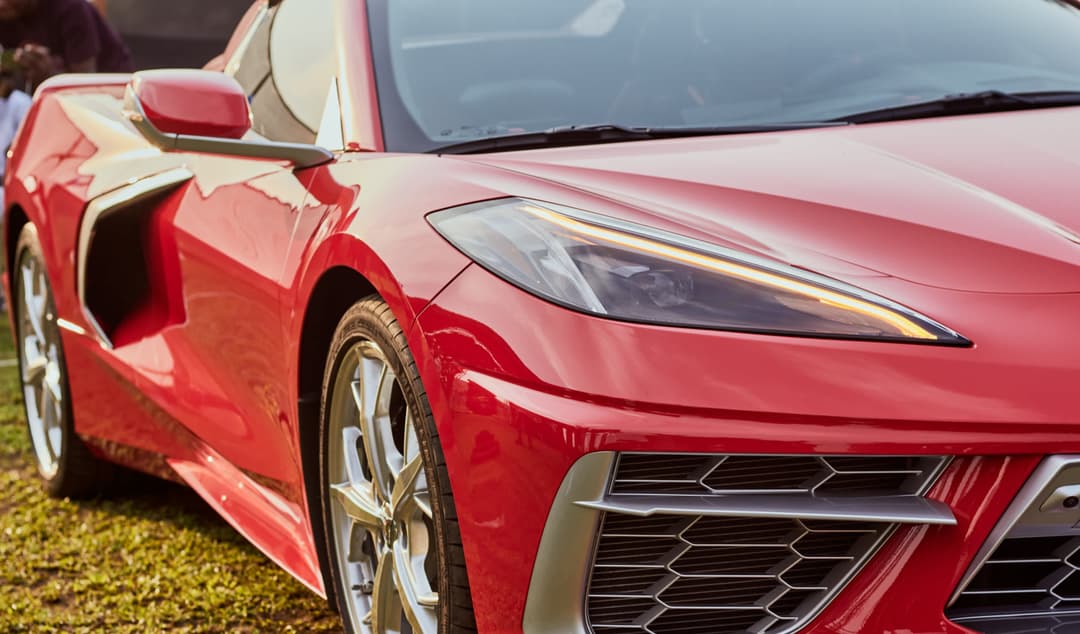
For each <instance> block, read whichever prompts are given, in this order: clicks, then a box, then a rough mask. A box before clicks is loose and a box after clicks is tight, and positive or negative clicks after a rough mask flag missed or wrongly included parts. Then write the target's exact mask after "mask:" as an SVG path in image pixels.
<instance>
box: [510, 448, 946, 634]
mask: <svg viewBox="0 0 1080 634" xmlns="http://www.w3.org/2000/svg"><path fill="white" fill-rule="evenodd" d="M645 456H647V458H646V457H645ZM737 457H738V458H739V460H738V461H734V462H735V463H736V464H742V465H745V466H748V467H750V468H748V469H746V470H745V472H746V473H749V474H750V476H749V477H751V478H759V477H760V475H758V474H756V473H755V471H754V469H753V465H752V464H750V462H749V461H751V460H754V459H759V458H760V459H763V462H768V461H769V459H776V460H777V461H780V463H783V461H802V462H805V463H806V464H811V465H812V466H813V468H814V469H817V470H818V471H820V472H821V473H814V474H810V476H812V477H809V478H807V480H808V481H809V484H807V485H806V486H803V487H802V488H799V489H795V490H793V489H792V488H791V487H789V486H788V487H786V488H771V487H770V488H764V489H763V488H762V487H760V486H757V483H756V480H752V481H750V484H751V485H750V486H739V487H738V488H737V489H735V488H732V489H726V490H723V489H715V488H708V487H706V488H705V489H704V490H703V489H702V488H701V487H702V485H701V483H702V482H703V481H705V480H706V479H707V478H708V477H709V476H711V475H713V474H714V473H715V472H716V469H717V468H718V467H719V466H720V465H722V464H723V463H724V462H725V461H726V460H727V458H728V456H720V455H703V454H622V455H621V456H620V455H616V454H614V453H611V452H601V453H595V454H589V455H587V456H584V457H583V458H581V459H580V460H579V461H578V462H577V463H576V464H575V465H574V466H573V467H572V468H571V470H570V472H569V474H568V475H567V478H566V480H564V482H563V485H562V487H561V488H560V491H559V494H558V495H557V497H556V500H555V502H554V504H553V506H552V510H551V512H550V514H549V517H548V522H547V525H546V526H545V530H544V533H543V536H542V538H541V543H540V548H539V550H538V553H537V559H536V563H535V565H534V569H533V578H532V583H531V585H530V588H529V594H528V598H527V601H526V606H525V617H524V620H523V630H524V632H525V633H526V634H548V633H550V634H555V633H559V634H589V633H590V632H595V633H597V634H601V633H602V634H631V633H634V634H648V633H650V632H664V633H666V632H673V631H678V632H688V633H689V632H697V631H703V632H704V631H708V632H710V634H711V633H713V632H717V633H719V632H756V633H760V634H787V633H790V632H794V631H796V630H798V629H800V628H801V627H802V626H803V625H805V624H806V623H807V622H809V621H810V620H811V619H813V618H814V617H816V616H817V614H818V613H820V610H822V609H824V607H825V606H827V605H828V604H829V603H830V602H831V600H832V599H833V597H835V595H836V593H838V592H839V591H840V590H841V589H842V588H843V587H844V586H845V585H846V583H847V582H848V581H850V579H851V578H852V577H853V576H854V575H855V574H857V573H858V571H859V570H860V569H861V568H862V566H863V565H865V563H866V562H867V561H869V559H870V558H871V557H872V556H873V555H874V554H875V553H876V552H877V550H878V549H879V548H880V547H881V545H882V544H884V543H885V541H886V540H887V539H888V537H889V536H890V535H891V534H892V532H893V531H894V530H895V528H896V526H898V525H900V524H936V525H948V524H955V518H954V517H953V516H952V513H951V511H950V510H949V509H948V508H947V507H945V506H944V505H942V504H940V503H937V502H933V501H930V500H926V499H925V498H923V497H922V496H923V495H924V494H925V493H926V492H927V491H928V490H929V488H930V487H931V486H932V484H933V483H934V482H935V481H936V479H937V478H938V477H939V476H940V474H941V472H942V471H943V470H944V468H945V467H946V465H947V464H948V459H947V458H942V457H915V458H908V457H873V456H868V457H856V456H851V457H849V456H839V457H818V456H745V455H739V456H737ZM829 460H836V461H837V462H838V466H839V467H840V468H839V469H836V468H833V466H832V465H831V464H830V463H829V462H828V461H829ZM890 460H891V461H898V462H894V463H890V466H892V465H893V464H901V463H902V464H901V466H903V465H915V466H907V467H904V468H898V469H895V470H890V469H875V468H867V465H872V464H874V463H877V464H884V463H885V462H887V461H890ZM650 461H651V463H650ZM807 461H809V462H807ZM860 461H862V462H860ZM635 462H636V467H637V471H636V472H635V473H639V474H641V475H642V477H634V478H620V477H619V476H620V475H621V474H622V472H621V471H620V470H619V467H620V463H623V464H626V463H630V464H631V465H633V464H635ZM839 463H843V464H839ZM853 463H854V464H853ZM803 470H804V473H807V474H809V472H810V469H809V468H807V467H805V466H804V467H803ZM683 471H686V472H687V473H691V472H692V473H693V474H694V477H692V478H688V477H685V475H683V473H682V472H683ZM601 474H603V475H601ZM822 474H824V475H822ZM836 474H846V475H851V476H860V477H862V476H865V477H866V478H868V480H867V482H871V480H872V479H873V478H874V477H876V476H878V475H886V476H888V477H889V478H893V479H892V480H889V482H893V483H894V484H895V486H896V487H900V488H899V489H897V488H893V489H892V490H882V491H873V492H871V491H870V490H865V489H866V486H865V483H863V482H860V481H859V480H858V478H852V479H851V480H849V481H848V482H847V483H846V484H847V485H848V486H847V487H846V488H848V489H849V490H852V489H853V490H855V491H856V492H857V493H858V495H854V496H851V495H843V494H837V495H824V494H822V493H821V491H822V489H821V485H822V484H824V483H825V482H827V481H828V480H830V479H832V478H833V476H834V475H836ZM626 482H633V483H634V485H635V486H634V487H632V488H636V489H637V490H636V491H635V492H634V493H627V492H625V487H624V486H623V485H625V483H626ZM726 482H729V483H730V482H734V483H736V484H739V478H734V477H729V478H727V480H726ZM638 485H654V486H655V489H654V490H656V491H659V492H658V493H654V494H650V493H649V492H648V488H647V487H641V486H638ZM691 486H694V487H698V488H697V489H696V490H692V489H691V488H690V487H691ZM716 491H723V492H722V493H717V492H716ZM772 491H776V492H775V493H772ZM875 493H877V494H876V495H875ZM789 505H793V506H794V507H796V508H795V509H794V510H793V509H792V508H789ZM608 518H612V519H608ZM665 518H667V519H668V520H669V521H668V522H665V521H664V519H665ZM740 519H742V520H744V522H743V523H744V524H745V525H746V526H744V527H743V529H741V530H736V529H737V528H738V523H739V521H740ZM613 521H614V522H615V524H612V523H611V522H613ZM709 522H713V523H716V522H728V523H729V524H727V525H725V526H724V527H723V528H724V530H723V531H720V534H721V535H722V536H721V537H718V538H715V539H714V538H712V537H709V534H710V531H712V533H716V532H717V530H719V529H718V528H717V526H715V525H714V526H709V525H708V523H709ZM755 522H764V523H769V522H771V523H772V525H771V526H772V530H771V532H768V531H766V532H761V531H758V533H757V534H751V533H753V531H752V530H750V529H752V528H753V527H752V526H750V524H752V523H755ZM785 522H786V523H787V524H788V525H789V526H790V527H791V528H792V530H797V531H801V532H799V533H798V534H797V535H795V536H794V537H793V536H792V535H791V534H786V533H785V534H779V533H780V532H782V531H781V529H782V528H783V526H784V523H785ZM702 523H705V528H704V529H700V530H698V529H695V526H698V527H700V526H701V525H703V524H702ZM764 523H762V524H758V528H760V527H764V526H766V524H764ZM609 528H610V530H609ZM695 530H698V532H697V533H694V531H695ZM658 532H660V533H662V534H663V535H664V539H666V540H668V541H667V542H665V543H668V545H669V546H670V548H668V547H666V546H665V545H664V544H656V543H653V540H655V538H656V536H657V533H658ZM601 534H603V535H604V538H603V539H602V538H601V537H600V535H601ZM671 535H677V536H678V541H677V542H676V541H672V540H673V539H675V538H673V537H671ZM686 535H690V536H691V537H690V539H691V541H688V540H687V539H684V536H686ZM612 538H614V539H615V540H616V541H615V542H611V539H612ZM802 540H806V541H805V542H804V543H802V544H801V545H800V544H799V542H800V541H802ZM635 544H636V546H635ZM643 545H645V546H643ZM646 546H648V547H646ZM611 548H615V549H616V550H615V551H611V550H610V549H611ZM635 548H637V549H639V550H640V549H641V548H645V550H644V551H641V552H636V551H635ZM605 549H607V550H605ZM694 549H697V550H698V551H701V552H700V553H698V552H691V551H693V550H694ZM748 549H751V550H752V551H753V552H756V553H757V555H753V556H748V555H747V553H745V552H739V551H740V550H741V551H746V550H748ZM801 551H806V552H801ZM611 553H615V555H614V557H612V556H608V555H610V554H611ZM642 553H644V557H642ZM688 553H691V554H688ZM701 553H704V554H701ZM770 553H772V554H771V555H770ZM751 554H752V553H751ZM684 557H686V558H685V559H684ZM725 557H728V558H727V559H725ZM755 557H756V559H755ZM718 558H719V559H718ZM724 561H727V562H728V563H726V564H725V563H722V562H724ZM569 562H580V565H574V564H570V563H569ZM718 562H720V563H718ZM673 563H674V565H675V566H676V568H675V569H673V568H672V566H673ZM728 582H730V583H728ZM763 582H764V583H763ZM594 583H596V584H597V585H596V587H595V588H592V586H593V584H594ZM717 584H719V585H717ZM592 590H595V591H594V592H592ZM718 591H719V592H720V594H724V595H725V596H728V597H736V598H737V597H742V599H738V600H734V601H726V602H724V604H722V605H718V603H720V602H719V601H717V600H716V599H715V596H716V595H717V592H718ZM590 592H592V593H591V595H590V594H589V593H590ZM661 594H664V595H665V597H667V598H666V599H665V601H666V602H660V601H659V600H658V599H657V597H658V596H659V595H661ZM671 597H674V598H671ZM669 603H675V604H676V605H675V606H674V607H672V606H671V605H669ZM804 604H805V605H804ZM598 616H599V617H601V618H599V619H598V618H597V617H598ZM590 617H592V620H594V621H596V622H594V623H592V624H590V623H589V619H590ZM702 619H705V620H704V621H703V620H702ZM701 628H706V629H701Z"/></svg>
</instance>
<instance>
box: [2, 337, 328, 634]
mask: <svg viewBox="0 0 1080 634" xmlns="http://www.w3.org/2000/svg"><path fill="white" fill-rule="evenodd" d="M9 333H10V330H9V329H8V327H7V321H6V320H4V319H0V359H10V358H11V357H13V356H14V353H13V351H12V349H11V341H10V334H9ZM24 425H25V423H24V422H23V412H22V404H21V400H20V396H19V385H18V375H17V371H16V369H15V368H12V367H0V491H2V493H0V631H3V632H35V633H36V632H139V633H140V634H141V633H143V632H339V631H340V626H339V625H338V621H337V618H336V617H335V616H334V615H333V614H331V613H330V611H329V609H328V608H327V606H326V603H325V602H324V601H323V600H321V599H319V598H318V597H316V596H315V595H314V594H312V593H311V592H310V591H308V590H307V589H306V588H304V587H303V586H302V585H300V583H298V582H297V581H295V580H294V579H293V578H292V577H290V576H289V575H288V574H287V573H285V572H284V571H282V570H281V569H279V568H278V567H277V566H275V565H274V564H273V563H272V562H270V561H269V560H268V559H267V558H266V557H264V556H263V555H262V554H260V553H259V552H258V551H257V550H255V549H254V548H253V547H252V546H250V545H249V544H248V543H247V542H246V541H245V540H244V538H242V537H241V536H240V535H239V534H237V533H236V531H234V530H233V529H232V528H230V527H229V526H228V524H226V523H225V522H224V521H223V520H221V519H220V518H219V517H218V516H217V515H215V514H214V512H213V511H212V510H211V509H210V508H209V507H208V506H206V505H205V504H204V503H203V502H202V501H201V500H200V499H199V498H198V497H197V496H196V495H195V494H194V493H192V492H190V491H188V490H187V489H184V488H182V487H178V486H175V485H171V484H167V483H163V482H161V483H159V482H156V481H151V482H148V483H147V484H146V485H145V486H143V485H140V486H138V487H136V490H135V491H134V492H129V493H127V494H125V495H124V496H123V497H117V498H114V499H100V500H94V501H90V502H70V501H67V500H64V501H56V500H51V499H49V498H47V497H46V496H45V495H44V493H43V492H42V489H41V485H40V484H39V482H38V479H37V473H36V471H35V469H34V467H33V462H32V457H31V453H30V445H29V441H28V439H27V434H26V430H25V427H24Z"/></svg>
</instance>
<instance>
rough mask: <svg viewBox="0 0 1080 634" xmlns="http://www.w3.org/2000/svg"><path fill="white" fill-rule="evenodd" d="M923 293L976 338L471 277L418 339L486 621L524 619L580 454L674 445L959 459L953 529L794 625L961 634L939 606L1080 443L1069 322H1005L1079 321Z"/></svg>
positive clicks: (897, 540) (505, 625)
mask: <svg viewBox="0 0 1080 634" xmlns="http://www.w3.org/2000/svg"><path fill="white" fill-rule="evenodd" d="M918 293H921V295H922V297H923V298H924V299H925V301H924V302H922V303H919V304H917V305H919V306H924V305H932V306H939V308H940V310H938V311H935V315H934V316H935V317H937V318H940V319H941V320H942V321H944V323H947V324H949V325H950V326H953V327H955V328H957V329H958V330H960V331H961V332H964V333H965V334H966V335H969V336H970V337H971V338H972V339H973V340H974V341H975V342H976V345H975V347H974V348H972V349H955V348H935V347H927V346H910V345H896V344H875V343H866V342H843V341H822V340H814V339H796V338H785V337H768V336H756V335H746V334H732V333H721V332H706V331H693V330H681V329H672V328H659V327H651V326H642V325H635V324H624V323H618V322H612V321H606V320H602V319H596V318H591V317H585V316H582V315H578V314H575V313H572V312H569V311H566V310H564V309H561V308H558V307H555V306H552V305H549V304H547V303H545V302H543V301H540V300H537V299H535V298H533V297H531V296H529V295H526V294H524V293H522V292H520V291H518V290H517V289H515V288H513V287H511V286H509V285H507V284H505V283H503V282H501V281H499V280H496V279H494V278H493V277H492V276H490V275H488V274H487V273H486V272H484V271H482V270H480V269H479V268H477V267H471V268H470V269H468V270H466V271H465V272H464V273H463V274H462V275H461V276H460V277H459V278H458V279H457V280H456V281H455V282H454V283H453V284H452V285H451V286H450V287H448V288H447V289H446V290H445V291H444V292H443V293H442V294H441V295H440V296H439V297H438V298H437V299H436V301H435V302H434V303H433V304H432V305H431V306H429V307H428V308H427V309H426V310H425V311H424V312H423V313H422V314H421V316H420V318H419V319H418V321H417V323H416V330H415V331H414V332H413V333H412V337H411V342H412V345H413V346H414V348H417V347H419V348H421V349H422V350H421V351H420V352H419V353H418V354H417V355H416V356H417V358H418V359H421V360H422V361H421V363H422V367H421V374H422V376H423V378H424V381H425V385H426V387H427V389H428V393H429V397H430V400H431V404H432V408H433V410H434V413H435V417H436V420H437V421H438V424H439V429H440V435H441V440H442V444H443V449H444V451H445V453H446V456H447V464H448V467H449V469H450V474H451V482H452V485H453V488H454V495H455V499H456V500H457V508H458V515H459V521H460V524H461V530H462V536H463V540H464V545H465V551H466V557H467V560H468V565H469V577H470V586H471V589H472V594H473V602H474V607H475V608H476V612H477V615H478V625H479V626H480V629H481V631H484V632H518V631H523V630H524V631H529V630H527V629H525V625H524V623H525V614H526V604H527V600H528V594H529V590H530V587H532V586H533V584H535V583H536V582H537V579H534V578H533V574H534V570H535V571H538V572H541V571H550V570H552V567H551V562H537V561H536V553H537V552H538V551H539V548H540V542H541V537H542V535H543V532H544V528H545V526H546V525H547V524H548V521H549V515H550V513H551V509H552V506H553V504H554V503H555V501H556V498H557V493H558V491H559V489H560V487H561V486H562V485H563V481H564V479H565V477H566V475H567V474H568V473H569V472H570V470H571V467H572V466H573V465H574V464H575V463H576V462H577V461H578V460H579V459H581V458H582V456H585V455H587V454H592V453H595V452H668V453H715V454H816V455H845V454H848V455H939V456H951V457H955V459H954V460H953V462H952V463H951V465H950V466H949V468H948V469H947V470H946V472H945V473H944V474H943V475H942V476H941V478H940V479H939V480H938V481H937V483H936V484H935V485H934V487H933V489H932V490H931V491H930V492H929V493H928V497H929V498H930V499H932V500H937V501H939V502H941V503H943V504H945V505H947V506H948V507H949V508H950V509H951V510H952V513H953V514H954V515H955V518H956V525H955V526H930V525H912V526H905V527H900V528H899V529H898V530H896V531H895V532H894V533H892V535H891V537H890V538H889V539H888V541H887V543H885V545H884V546H883V547H882V548H881V549H880V550H879V551H878V552H877V554H876V555H875V556H874V557H873V558H872V559H871V560H870V561H869V563H867V565H866V566H865V567H864V568H863V569H862V571H861V572H860V573H859V574H858V575H857V576H856V577H855V578H854V579H853V580H852V581H851V582H850V583H848V584H847V586H846V587H845V588H844V589H843V591H842V592H841V593H840V594H839V595H837V596H836V597H835V599H834V600H833V601H832V602H831V603H830V604H829V605H828V607H826V608H825V609H824V610H823V611H822V612H821V613H820V614H819V615H818V616H817V617H816V618H815V619H814V620H813V621H812V622H811V623H810V624H809V625H808V626H807V627H806V628H805V629H804V630H802V631H804V632H812V633H813V632H852V633H854V632H876V631H904V630H909V631H914V632H949V633H960V632H968V631H969V630H967V629H965V628H964V627H962V626H960V625H957V624H955V623H952V622H950V621H949V620H948V619H947V618H946V617H945V615H944V613H945V608H946V605H947V604H948V602H949V600H950V597H951V596H952V595H953V593H954V591H955V589H956V587H957V585H958V583H959V582H960V580H961V577H962V576H963V575H964V573H965V571H966V570H967V569H968V567H969V564H970V563H971V561H972V560H973V558H974V557H975V554H976V552H977V551H978V550H979V548H980V546H981V545H982V544H983V542H984V541H985V540H986V538H987V536H988V535H989V534H990V532H991V530H992V529H993V527H994V526H995V524H996V523H997V522H998V519H999V518H1000V516H1001V515H1002V514H1003V513H1004V511H1005V509H1006V507H1007V506H1008V504H1009V503H1010V501H1011V500H1012V498H1013V496H1014V495H1015V494H1016V492H1017V491H1018V490H1019V489H1020V487H1021V486H1022V485H1023V483H1024V482H1025V481H1026V480H1027V479H1028V477H1029V476H1030V475H1031V473H1032V472H1033V470H1034V469H1035V467H1036V466H1037V465H1038V463H1039V462H1040V460H1041V459H1042V457H1043V456H1044V455H1046V454H1048V453H1069V452H1080V424H1077V423H1076V422H1072V421H1076V420H1077V419H1078V418H1080V417H1076V416H1075V412H1076V410H1077V407H1076V405H1075V404H1074V403H1073V400H1074V398H1073V390H1072V389H1071V381H1072V380H1073V379H1074V378H1075V376H1077V374H1076V368H1077V365H1076V362H1075V361H1071V360H1072V359H1080V354H1076V353H1080V346H1078V343H1077V342H1076V338H1075V337H1064V336H1063V335H1064V334H1065V333H1067V332H1070V328H1071V324H1068V323H1066V320H1062V321H1061V322H1060V323H1058V322H1055V321H1053V320H1049V319H1048V320H1044V321H1043V322H1041V323H1040V328H1039V329H1038V330H1037V331H1032V330H1031V329H1030V328H1028V329H1027V330H1025V331H1023V335H1022V336H1017V337H1004V338H1003V337H1002V336H1001V335H1000V333H1009V332H1016V333H1019V332H1021V331H1020V330H1019V328H1020V326H1021V325H1022V324H1024V325H1030V315H1031V314H1032V313H1033V312H1035V313H1038V314H1040V315H1044V316H1045V315H1057V314H1061V315H1066V314H1077V313H1080V298H1077V297H1075V296H1053V297H1029V298H1025V299H1024V300H1023V301H1022V302H1021V301H1020V300H1015V299H1012V298H1008V297H1005V296H999V297H988V296H975V295H970V294H967V295H964V296H963V297H959V295H961V294H957V293H949V292H945V291H934V290H929V289H920V290H919V291H918ZM961 307H962V308H963V310H960V308H961ZM950 314H953V317H951V318H950V316H949V315H950ZM967 314H975V315H981V316H983V317H984V319H979V320H974V319H964V318H963V316H964V315H967ZM988 315H993V316H994V318H995V319H994V323H993V327H991V326H989V325H988V322H989V321H990V320H989V319H985V317H986V316H988ZM1021 344H1023V345H1021ZM588 564H589V562H588V561H562V562H558V567H557V569H559V568H561V569H563V570H569V571H573V572H577V573H580V570H581V569H582V568H584V567H587V566H588ZM543 574H551V573H550V572H543ZM578 576H580V574H578ZM582 591H584V589H582Z"/></svg>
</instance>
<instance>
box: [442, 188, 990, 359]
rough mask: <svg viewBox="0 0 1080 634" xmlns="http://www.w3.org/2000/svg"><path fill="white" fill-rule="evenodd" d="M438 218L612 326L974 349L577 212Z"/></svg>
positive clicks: (494, 267)
mask: <svg viewBox="0 0 1080 634" xmlns="http://www.w3.org/2000/svg"><path fill="white" fill-rule="evenodd" d="M428 218H429V221H430V222H431V224H432V226H433V227H435V230H436V231H438V232H439V233H440V234H441V235H442V236H443V237H445V238H446V239H447V240H449V241H450V243H451V244H453V245H454V246H455V247H457V248H458V249H459V250H461V251H462V252H463V253H464V254H465V255H467V256H469V257H470V258H471V259H473V260H474V261H475V262H477V263H479V264H480V265H481V266H483V267H484V268H486V269H487V270H489V271H491V272H492V273H494V274H495V275H498V276H499V277H501V278H503V279H504V280H506V281H508V282H510V283H512V284H514V285H515V286H518V287H519V288H521V289H523V290H525V291H528V292H530V293H532V294H534V295H538V296H540V297H542V298H544V299H547V300H549V301H552V302H555V303H556V304H560V305H562V306H565V307H567V308H571V309H574V310H578V311H581V312H585V313H589V314H593V315H598V316H602V317H607V318H610V319H617V320H623V321H631V322H640V323H648V324H658V325H667V326H682V327H692V328H710V329H717V330H734V331H744V332H755V333H770V334H782V335H799V336H811V337H834V338H844V339H873V340H879V341H898V342H908V343H932V344H944V345H970V342H969V341H968V340H967V339H965V338H964V337H961V336H960V335H959V334H957V333H956V332H953V331H952V330H950V329H949V328H946V327H945V326H942V325H941V324H939V323H937V322H935V321H933V320H931V319H929V318H927V317H924V316H922V315H920V314H918V313H916V312H914V311H912V310H910V309H908V308H906V307H904V306H901V305H899V304H897V303H895V302H892V301H889V300H887V299H885V298H883V297H878V296H876V295H873V294H871V293H868V292H866V291H863V290H861V289H858V288H855V287H853V286H850V285H848V284H845V283H843V282H839V281H836V280H833V279H830V278H827V277H824V276H821V275H817V274H814V273H810V272H808V271H803V270H800V269H796V268H792V267H788V266H784V265H782V264H778V263H773V262H769V261H767V260H763V259H760V258H756V257H753V256H750V255H747V254H742V253H739V252H736V251H732V250H730V249H725V248H722V247H719V246H716V245H712V244H708V243H706V242H701V241H699V240H693V239H690V238H686V237H683V236H679V235H676V234H673V233H669V232H666V231H661V230H658V229H653V228H650V227H646V226H642V225H638V224H634V223H629V222H625V221H621V220H617V219H614V218H610V217H607V216H601V215H598V214H593V213H589V212H585V211H581V210H578V209H570V208H567V207H563V206H560V205H553V204H550V203H541V202H536V201H532V200H524V199H504V200H497V201H492V202H487V203H480V204H475V205H467V206H465V207H458V208H454V209H448V210H445V211H440V212H436V213H434V214H431V215H430V216H429V217H428Z"/></svg>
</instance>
